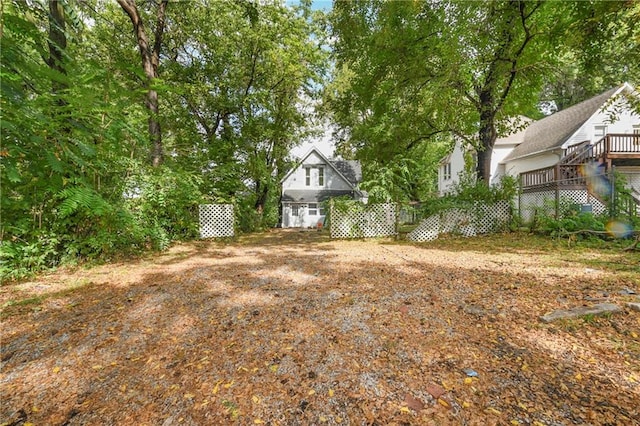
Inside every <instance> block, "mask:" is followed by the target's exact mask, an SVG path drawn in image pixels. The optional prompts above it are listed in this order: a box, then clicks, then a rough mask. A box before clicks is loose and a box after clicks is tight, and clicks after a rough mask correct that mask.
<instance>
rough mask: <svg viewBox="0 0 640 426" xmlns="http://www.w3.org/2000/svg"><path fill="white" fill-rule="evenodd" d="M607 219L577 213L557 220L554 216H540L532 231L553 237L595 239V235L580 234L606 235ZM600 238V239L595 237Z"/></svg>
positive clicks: (590, 214)
mask: <svg viewBox="0 0 640 426" xmlns="http://www.w3.org/2000/svg"><path fill="white" fill-rule="evenodd" d="M607 222H608V218H607V217H600V216H595V215H593V214H592V213H575V214H573V215H571V216H566V217H562V218H561V219H555V218H554V217H552V216H545V215H543V216H540V217H539V218H538V220H537V221H536V222H535V224H534V226H533V227H532V231H533V232H536V233H539V234H543V235H550V236H552V237H558V236H566V235H567V234H568V233H576V234H577V235H578V238H584V237H585V236H586V237H587V238H594V235H595V234H580V232H581V231H596V232H602V233H603V234H602V235H603V236H604V235H605V234H604V232H605V226H606V223H607ZM595 238H598V237H595Z"/></svg>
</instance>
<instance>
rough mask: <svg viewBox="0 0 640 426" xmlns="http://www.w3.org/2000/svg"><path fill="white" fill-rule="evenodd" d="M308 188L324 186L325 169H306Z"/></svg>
mask: <svg viewBox="0 0 640 426" xmlns="http://www.w3.org/2000/svg"><path fill="white" fill-rule="evenodd" d="M304 173H305V175H304V177H305V180H304V182H305V185H306V186H324V167H305V168H304Z"/></svg>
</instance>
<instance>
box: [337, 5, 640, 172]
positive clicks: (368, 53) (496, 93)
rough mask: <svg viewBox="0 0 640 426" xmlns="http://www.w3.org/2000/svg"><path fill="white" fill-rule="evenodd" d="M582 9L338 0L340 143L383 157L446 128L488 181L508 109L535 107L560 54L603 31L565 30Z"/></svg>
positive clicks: (626, 11) (625, 14)
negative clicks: (466, 147)
mask: <svg viewBox="0 0 640 426" xmlns="http://www.w3.org/2000/svg"><path fill="white" fill-rule="evenodd" d="M612 9H616V10H618V12H619V14H618V16H619V19H616V20H615V24H618V23H619V22H623V21H624V20H625V19H626V20H627V21H626V22H631V21H630V20H629V16H631V15H633V16H637V11H635V12H634V11H633V10H635V6H629V5H625V4H622V3H620V4H618V5H617V6H615V7H612ZM584 13H585V8H583V6H577V5H576V4H575V3H574V2H562V3H560V2H543V1H527V0H522V1H488V2H475V1H440V2H386V1H379V0H364V1H337V2H336V3H335V5H334V11H333V14H332V18H331V22H332V24H333V31H334V36H335V38H336V42H335V46H334V47H335V59H336V72H335V74H336V76H335V78H334V81H333V83H332V86H330V90H329V91H328V93H327V96H326V97H327V102H328V105H329V108H330V109H331V110H332V111H333V113H334V116H335V119H336V121H337V122H338V123H339V124H340V126H341V128H342V135H343V139H344V141H345V142H344V143H345V145H346V146H347V147H350V148H352V149H354V150H355V151H356V152H358V154H359V155H361V156H362V157H363V158H367V157H371V158H376V159H379V160H382V159H384V158H387V159H388V158H394V156H395V155H397V154H399V153H403V152H405V151H407V150H409V151H407V152H410V150H411V149H412V148H413V147H414V146H416V145H417V144H421V143H427V144H431V143H433V141H434V140H437V138H436V136H438V135H441V134H442V133H447V134H453V135H455V136H457V137H459V138H460V139H462V140H464V141H465V142H466V143H467V144H468V145H469V146H471V147H473V148H475V150H476V152H477V159H478V161H477V168H476V175H477V177H478V178H480V179H483V180H485V181H486V180H488V177H489V173H490V163H491V151H492V148H493V146H494V143H495V141H496V139H497V137H499V136H500V135H501V134H504V133H505V132H507V131H509V130H511V129H509V126H508V125H507V123H508V122H509V119H510V117H514V116H516V115H520V114H522V115H528V116H533V117H534V118H535V116H536V115H539V114H540V112H539V111H538V110H537V106H538V100H539V99H540V97H539V95H540V92H541V90H542V88H543V87H544V85H545V84H547V87H550V86H549V82H551V81H553V77H554V76H555V75H556V74H557V73H556V72H555V70H556V69H557V68H558V65H559V64H561V56H560V53H565V54H566V52H573V53H575V54H577V53H576V52H579V49H580V47H581V46H582V45H583V44H584V43H585V42H587V41H589V43H593V42H594V40H598V41H601V40H602V39H603V38H604V34H605V33H606V32H603V33H600V34H594V35H593V36H588V35H587V36H585V37H584V38H579V37H574V36H572V35H571V34H570V33H569V32H567V28H577V27H579V25H580V23H581V22H583V21H582V17H583V16H584ZM613 24H614V23H613V22H612V25H613ZM629 28H630V27H629ZM614 31H618V30H614ZM603 44H605V45H606V43H603ZM585 66H586V65H585ZM618 66H622V65H621V64H618ZM634 67H636V66H634Z"/></svg>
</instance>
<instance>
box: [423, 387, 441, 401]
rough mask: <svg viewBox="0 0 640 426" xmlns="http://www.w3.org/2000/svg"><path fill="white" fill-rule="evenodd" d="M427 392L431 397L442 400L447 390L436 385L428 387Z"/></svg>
mask: <svg viewBox="0 0 640 426" xmlns="http://www.w3.org/2000/svg"><path fill="white" fill-rule="evenodd" d="M425 390H426V391H427V392H428V393H429V395H431V396H432V397H434V398H435V399H438V398H440V397H441V396H442V395H444V394H445V392H446V390H444V389H443V388H442V387H440V386H438V385H436V384H429V385H427V387H426V389H425Z"/></svg>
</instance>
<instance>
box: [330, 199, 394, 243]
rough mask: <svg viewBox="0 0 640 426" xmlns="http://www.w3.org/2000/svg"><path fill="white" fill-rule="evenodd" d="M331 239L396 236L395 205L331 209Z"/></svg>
mask: <svg viewBox="0 0 640 426" xmlns="http://www.w3.org/2000/svg"><path fill="white" fill-rule="evenodd" d="M330 223H331V238H373V237H389V236H391V235H396V205H395V204H391V203H383V204H369V205H363V206H353V207H351V208H349V209H347V210H342V209H337V208H335V207H332V209H331V221H330Z"/></svg>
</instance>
